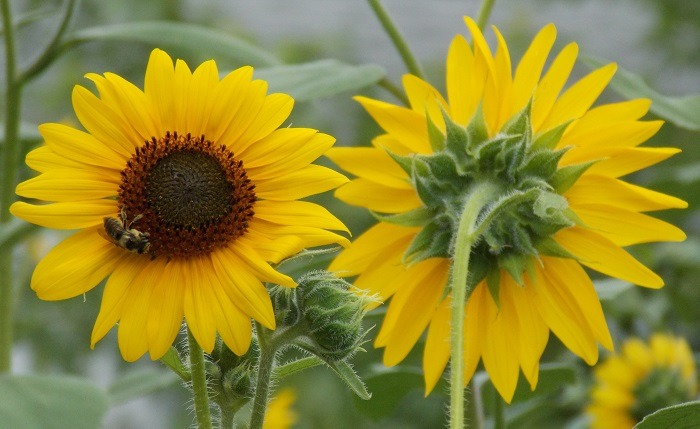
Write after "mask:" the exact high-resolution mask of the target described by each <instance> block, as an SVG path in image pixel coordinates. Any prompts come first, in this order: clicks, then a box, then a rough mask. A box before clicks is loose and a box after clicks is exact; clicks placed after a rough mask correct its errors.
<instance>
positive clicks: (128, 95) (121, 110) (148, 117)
mask: <svg viewBox="0 0 700 429" xmlns="http://www.w3.org/2000/svg"><path fill="white" fill-rule="evenodd" d="M85 77H87V78H88V79H90V80H91V81H93V83H94V84H95V86H96V87H97V90H98V92H99V94H100V99H101V100H102V101H103V102H104V103H105V105H107V106H109V107H111V108H112V111H113V112H115V113H117V114H118V115H119V118H120V119H121V120H123V121H124V123H126V124H129V126H130V127H131V128H132V129H133V131H134V132H135V133H136V134H137V135H139V136H140V137H141V142H144V141H146V140H150V139H151V137H153V136H159V134H160V130H161V125H160V118H158V117H157V116H156V115H155V112H154V109H153V108H152V107H151V105H150V100H149V99H148V98H147V97H146V95H145V94H144V93H143V91H141V90H140V89H139V88H137V87H136V86H135V85H134V84H132V83H131V82H129V81H127V80H126V79H124V78H122V77H121V76H118V75H116V74H114V73H105V75H104V77H102V76H100V75H98V74H95V73H88V74H87V75H85Z"/></svg>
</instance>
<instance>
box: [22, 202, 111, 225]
mask: <svg viewBox="0 0 700 429" xmlns="http://www.w3.org/2000/svg"><path fill="white" fill-rule="evenodd" d="M118 211H119V209H118V207H117V202H116V200H93V201H71V202H61V203H53V204H44V205H33V204H27V203H25V202H22V201H18V202H16V203H14V204H12V205H11V206H10V212H11V213H12V214H13V215H15V216H17V217H18V218H20V219H24V220H26V221H27V222H31V223H33V224H35V225H39V226H44V227H47V228H54V229H80V228H87V227H91V226H95V225H102V223H103V218H104V217H105V216H114V214H115V213H117V212H118Z"/></svg>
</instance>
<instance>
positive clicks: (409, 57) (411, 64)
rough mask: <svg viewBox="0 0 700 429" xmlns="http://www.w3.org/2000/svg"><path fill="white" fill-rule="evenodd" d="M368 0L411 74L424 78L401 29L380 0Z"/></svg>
mask: <svg viewBox="0 0 700 429" xmlns="http://www.w3.org/2000/svg"><path fill="white" fill-rule="evenodd" d="M367 1H368V2H369V5H370V6H371V7H372V10H373V11H374V14H375V15H376V16H377V19H379V22H380V23H381V24H382V27H384V31H386V33H387V34H388V35H389V37H390V38H391V41H392V42H393V43H394V46H395V47H396V50H398V51H399V54H400V55H401V58H402V59H403V62H404V64H406V68H407V69H408V71H409V72H410V73H411V74H413V75H415V76H418V77H419V78H421V79H424V77H423V70H422V69H421V67H420V64H418V61H416V58H415V57H414V56H413V54H412V53H411V50H410V49H409V48H408V44H407V43H406V40H405V39H404V38H403V36H402V35H401V33H400V32H399V30H398V29H397V28H396V26H395V25H394V23H393V22H392V21H391V18H389V14H388V13H387V12H386V10H385V9H384V7H383V6H382V4H381V3H380V1H379V0H367Z"/></svg>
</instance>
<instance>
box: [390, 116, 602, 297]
mask: <svg viewBox="0 0 700 429" xmlns="http://www.w3.org/2000/svg"><path fill="white" fill-rule="evenodd" d="M530 108H531V106H530V104H528V105H527V106H526V107H525V108H524V109H523V110H522V111H521V112H520V113H519V114H517V115H515V116H514V117H513V118H512V119H511V121H510V122H509V123H507V124H506V125H505V126H504V127H503V129H502V131H501V132H500V133H499V134H497V135H496V136H494V137H492V138H489V137H488V132H487V129H486V123H485V122H484V118H483V115H482V114H481V111H478V112H477V114H476V115H475V116H474V118H473V119H472V121H471V122H470V123H469V125H467V126H466V127H463V126H461V125H459V124H456V123H455V122H453V121H452V119H451V118H450V117H449V115H447V114H445V113H444V112H443V119H444V121H445V129H446V132H445V133H442V132H441V131H440V128H439V127H438V126H437V125H436V124H435V123H434V122H433V120H432V119H431V118H430V115H427V118H428V134H429V136H430V141H431V146H432V147H433V149H434V150H435V151H436V152H435V153H432V154H429V155H423V154H413V155H411V156H399V155H396V154H391V156H392V157H393V158H394V160H396V162H397V163H398V164H399V165H400V166H401V168H403V169H404V171H406V172H407V173H408V174H409V175H410V177H411V181H412V184H413V186H414V188H415V189H416V192H417V193H418V196H419V197H420V199H421V201H422V202H423V204H424V206H423V207H421V208H419V209H416V210H413V211H410V212H407V213H401V214H398V215H394V216H381V215H378V217H379V218H380V219H381V220H382V221H384V222H389V223H394V224H398V225H402V226H420V227H421V228H422V229H421V231H420V232H419V233H418V234H417V235H416V237H415V238H414V240H413V241H412V242H411V245H410V246H409V248H408V249H407V251H406V253H405V254H404V259H405V261H406V262H407V263H416V262H420V261H423V260H425V259H428V258H433V257H441V258H450V257H451V255H452V248H453V244H454V243H453V241H454V238H455V236H456V233H457V228H458V224H459V219H460V215H461V210H462V208H463V207H464V205H465V202H466V200H467V199H468V198H469V197H470V195H471V194H472V192H473V191H474V189H475V188H476V187H483V186H488V187H489V189H491V190H493V191H494V193H493V198H492V201H491V202H490V203H489V204H487V205H486V206H485V207H484V209H483V210H482V212H481V214H480V222H479V225H480V226H479V228H482V236H481V237H482V238H481V240H480V241H479V242H478V244H477V245H476V246H475V247H474V249H473V250H472V261H473V262H471V263H470V271H471V272H472V275H471V276H470V279H469V283H470V285H471V286H474V285H476V284H477V283H478V282H480V281H481V280H483V279H484V278H486V279H487V281H488V284H489V287H490V289H491V292H492V295H493V297H494V299H496V301H498V284H499V281H498V279H499V269H503V270H505V271H506V272H508V274H510V276H511V277H512V278H513V279H514V280H515V281H516V282H518V283H519V284H522V274H523V273H524V272H526V271H527V270H528V268H529V264H531V263H532V262H533V260H535V259H537V258H538V256H539V255H549V256H558V257H572V256H571V255H570V254H569V253H568V252H567V251H566V250H564V249H563V248H562V247H561V246H559V245H558V244H556V243H555V242H554V240H552V239H551V236H552V235H553V234H554V233H556V232H557V231H559V230H560V229H562V228H566V227H570V226H573V225H575V224H577V223H580V221H579V220H578V218H577V217H576V215H575V214H574V213H573V212H572V211H571V210H570V209H569V205H568V202H567V200H566V199H565V198H564V197H563V196H562V195H561V194H562V193H563V192H565V191H566V190H567V189H568V188H569V187H570V186H571V185H572V184H573V183H574V182H576V180H577V179H578V178H579V177H580V176H581V175H582V174H583V173H584V172H585V171H586V169H587V168H588V167H590V166H591V165H592V163H590V162H589V163H585V164H577V165H573V166H567V167H564V168H562V169H558V168H557V165H558V162H559V160H560V159H561V157H562V156H563V155H564V153H566V150H567V149H557V150H555V149H554V147H555V146H556V144H557V143H558V142H559V140H560V138H561V136H562V134H563V132H564V130H565V129H566V126H567V125H568V123H566V124H563V125H560V126H559V127H556V128H554V129H552V130H550V131H548V132H546V133H544V134H542V135H540V136H538V137H537V138H534V137H533V133H532V128H531V125H530V124H531V121H530Z"/></svg>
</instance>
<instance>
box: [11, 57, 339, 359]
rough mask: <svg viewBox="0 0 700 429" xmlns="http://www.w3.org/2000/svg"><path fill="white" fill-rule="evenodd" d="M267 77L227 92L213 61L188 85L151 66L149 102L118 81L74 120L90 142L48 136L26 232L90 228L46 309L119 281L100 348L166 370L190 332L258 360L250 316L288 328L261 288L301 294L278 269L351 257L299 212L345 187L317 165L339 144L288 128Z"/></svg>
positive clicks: (240, 75) (61, 248)
mask: <svg viewBox="0 0 700 429" xmlns="http://www.w3.org/2000/svg"><path fill="white" fill-rule="evenodd" d="M252 76H253V68H252V67H242V68H239V69H237V70H235V71H233V72H231V73H229V74H228V75H226V76H225V77H223V78H222V79H220V78H219V72H218V70H217V67H216V64H215V62H214V61H206V62H204V63H202V64H201V65H200V66H199V67H197V69H196V70H194V72H192V71H190V69H189V68H188V66H187V64H186V63H185V62H184V61H182V60H178V61H177V62H176V63H175V64H174V65H173V61H172V59H171V58H170V57H169V56H168V54H166V53H165V52H163V51H162V50H159V49H156V50H154V51H153V52H152V53H151V56H150V59H149V62H148V66H147V69H146V76H145V84H144V90H143V91H142V90H141V89H139V88H137V87H136V86H134V85H133V84H131V83H130V82H128V81H126V80H125V79H123V78H121V77H119V76H117V75H115V74H112V73H105V74H104V76H100V75H97V74H88V75H87V76H86V77H87V78H88V79H89V80H91V81H92V82H93V83H94V84H95V86H96V87H97V91H98V93H99V96H96V95H94V94H93V93H92V92H90V91H89V90H87V89H86V88H84V87H82V86H76V87H75V88H74V90H73V106H74V109H75V112H76V115H77V117H78V119H79V121H80V123H81V124H82V125H83V127H85V129H86V130H87V132H84V131H80V130H77V129H74V128H72V127H69V126H66V125H61V124H44V125H41V126H40V127H39V131H40V133H41V135H42V136H43V138H44V140H45V143H46V144H45V145H44V146H42V147H39V148H38V149H35V150H33V151H31V152H30V153H29V154H28V155H27V165H28V166H29V167H31V168H32V169H34V170H36V171H38V172H39V173H41V174H39V175H38V176H37V177H35V178H32V179H29V180H27V181H25V182H23V183H20V184H19V185H18V186H17V194H18V195H20V196H22V197H26V198H32V199H36V200H43V201H46V202H49V204H29V203H26V202H17V203H15V204H13V205H12V207H11V208H10V211H11V212H12V213H13V214H14V215H15V216H17V217H20V218H22V219H24V220H26V221H28V222H31V223H34V224H37V225H40V226H44V227H48V228H57V229H78V230H79V231H78V232H76V233H75V234H74V235H73V236H71V237H69V238H67V239H66V240H64V241H63V242H61V243H60V244H58V245H57V246H56V247H55V248H54V249H53V250H51V251H50V252H49V253H48V254H47V255H46V257H44V259H43V260H42V261H41V262H39V264H38V265H37V267H36V269H35V271H34V274H33V276H32V280H31V287H32V289H33V290H35V291H36V293H37V295H38V296H39V298H41V299H44V300H60V299H67V298H72V297H75V296H78V295H81V294H83V293H85V292H87V291H89V290H90V289H92V288H93V287H95V286H96V285H97V284H98V283H100V281H102V280H103V279H104V278H105V277H109V279H108V280H107V282H106V285H105V289H104V292H103V295H102V304H101V307H100V312H99V315H98V316H97V321H96V322H95V326H94V328H93V331H92V339H91V346H92V347H94V346H95V343H97V342H98V341H99V340H100V339H102V338H103V337H104V336H105V335H106V334H107V332H108V331H109V330H110V329H112V327H113V326H114V325H115V324H116V323H117V322H119V331H118V341H119V348H120V350H121V353H122V356H123V357H124V359H125V360H127V361H134V360H136V359H138V358H139V357H141V356H142V355H143V354H144V353H146V352H147V351H148V352H149V353H150V356H151V358H152V359H158V358H160V357H161V356H163V354H164V353H165V352H166V351H167V350H168V348H169V347H170V346H171V344H172V343H173V340H174V339H175V336H176V335H177V333H178V331H179V329H180V326H181V324H182V320H183V316H184V318H185V319H186V321H187V326H188V328H189V329H190V330H191V331H192V333H193V334H194V337H195V338H196V340H197V342H198V343H199V344H200V345H201V347H202V348H203V349H204V350H206V351H208V352H210V351H211V350H212V348H213V347H214V342H215V338H216V334H217V333H218V334H219V335H220V336H221V338H222V339H223V341H224V342H225V343H226V345H227V346H228V347H229V348H230V349H231V350H233V351H234V352H235V353H237V354H239V355H240V354H243V353H245V351H246V350H247V349H248V347H249V345H250V339H251V320H250V319H251V318H253V319H255V320H257V321H258V322H260V323H261V324H262V325H263V326H265V327H267V328H269V329H274V328H275V316H274V314H273V310H272V304H271V301H270V298H269V296H268V294H267V290H266V289H265V287H264V285H263V282H267V281H269V282H274V283H277V284H280V285H284V286H288V287H293V286H295V283H294V281H293V280H292V279H291V278H289V277H288V276H286V275H283V274H281V273H279V272H277V271H276V270H275V269H274V268H273V267H272V266H271V265H270V263H277V262H279V261H280V260H282V259H283V258H285V257H288V256H290V255H292V254H294V253H296V252H298V251H299V250H300V249H302V248H304V247H310V246H318V245H325V244H329V243H340V244H347V239H345V238H343V237H341V236H339V235H337V234H335V233H333V232H331V231H330V230H342V231H345V230H346V228H345V226H344V225H343V224H342V223H341V222H340V221H339V220H338V219H336V218H335V217H334V216H333V215H332V214H331V213H329V212H328V211H327V210H326V209H324V208H323V207H321V206H319V205H316V204H313V203H310V202H305V201H297V200H298V199H300V198H304V197H307V196H309V195H313V194H317V193H320V192H324V191H327V190H329V189H333V188H335V187H337V186H339V185H340V184H342V183H344V182H346V181H347V179H346V178H345V177H344V176H342V175H340V174H338V173H336V172H334V171H333V170H330V169H327V168H324V167H321V166H317V165H313V164H311V162H313V161H314V160H315V159H316V158H318V157H319V156H321V155H322V154H323V153H324V152H325V151H326V150H328V149H329V148H330V147H331V146H332V145H333V143H334V141H335V139H334V138H333V137H331V136H329V135H326V134H322V133H319V132H317V131H316V130H313V129H303V128H287V127H285V128H278V127H279V126H280V125H282V124H283V123H284V121H285V120H286V119H287V117H288V116H289V114H290V112H291V110H292V105H293V100H292V98H291V97H290V96H288V95H286V94H269V95H268V94H267V83H266V82H264V81H261V80H253V79H252Z"/></svg>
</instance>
